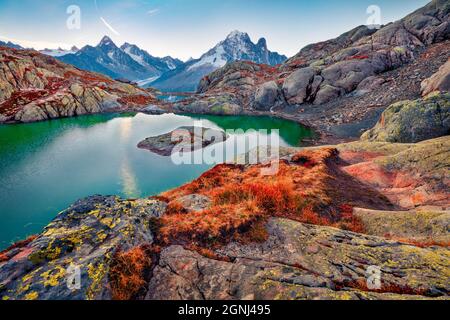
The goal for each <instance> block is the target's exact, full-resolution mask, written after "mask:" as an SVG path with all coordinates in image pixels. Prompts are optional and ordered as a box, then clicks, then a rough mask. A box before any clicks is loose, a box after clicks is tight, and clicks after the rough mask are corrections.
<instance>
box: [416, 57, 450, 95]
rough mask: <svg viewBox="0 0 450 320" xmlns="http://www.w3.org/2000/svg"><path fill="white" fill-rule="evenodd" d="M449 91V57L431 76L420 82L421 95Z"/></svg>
mask: <svg viewBox="0 0 450 320" xmlns="http://www.w3.org/2000/svg"><path fill="white" fill-rule="evenodd" d="M435 91H438V92H449V91H450V59H449V60H447V62H446V63H445V64H444V65H443V66H442V67H441V68H440V69H439V71H438V72H436V73H435V74H434V75H433V76H431V77H430V78H428V79H425V80H424V81H423V82H422V95H423V96H427V95H428V94H430V93H432V92H435Z"/></svg>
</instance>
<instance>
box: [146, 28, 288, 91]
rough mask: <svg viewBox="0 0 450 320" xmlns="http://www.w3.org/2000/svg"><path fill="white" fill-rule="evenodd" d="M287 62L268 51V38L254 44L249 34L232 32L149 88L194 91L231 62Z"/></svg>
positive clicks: (163, 76) (282, 57)
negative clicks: (211, 74) (201, 81)
mask: <svg viewBox="0 0 450 320" xmlns="http://www.w3.org/2000/svg"><path fill="white" fill-rule="evenodd" d="M286 59H287V57H286V56H284V55H280V54H278V53H277V52H271V51H269V50H268V48H267V42H266V39H264V38H261V39H260V40H259V41H258V42H257V43H256V44H255V43H253V42H252V41H251V39H250V37H249V35H248V34H247V33H245V32H240V31H233V32H231V33H230V34H229V35H228V36H227V38H226V39H225V40H224V41H221V42H220V43H218V44H217V45H216V46H215V47H214V48H212V49H211V50H209V51H208V52H206V53H205V54H203V55H202V56H201V57H200V58H199V59H190V60H189V61H187V62H186V63H184V64H182V65H181V66H179V67H178V68H176V69H174V70H172V71H169V72H167V73H165V74H163V75H162V76H161V77H159V78H158V79H157V80H155V81H154V82H152V83H151V84H150V85H151V86H152V87H154V88H157V89H160V90H162V91H195V90H196V89H197V86H198V84H199V82H200V80H201V79H202V78H203V77H205V76H206V75H208V74H209V73H211V72H213V71H214V70H217V69H219V68H221V67H223V66H225V65H226V64H227V63H229V62H234V61H239V60H248V61H252V62H255V63H261V64H268V65H272V66H273V65H277V64H280V63H283V62H284V61H285V60H286Z"/></svg>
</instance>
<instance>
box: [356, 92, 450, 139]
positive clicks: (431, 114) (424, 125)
mask: <svg viewBox="0 0 450 320" xmlns="http://www.w3.org/2000/svg"><path fill="white" fill-rule="evenodd" d="M449 132H450V95H449V94H448V93H445V94H437V95H433V96H428V97H426V98H423V99H419V100H415V101H402V102H398V103H395V104H393V105H392V106H390V107H389V108H387V109H386V110H385V111H384V112H383V114H382V115H381V119H380V121H379V122H378V123H377V125H376V126H375V127H374V128H373V129H371V130H369V131H367V132H366V133H364V134H363V135H362V137H361V138H362V139H363V140H371V141H388V142H402V143H409V142H419V141H422V140H428V139H432V138H437V137H440V136H443V135H447V134H449Z"/></svg>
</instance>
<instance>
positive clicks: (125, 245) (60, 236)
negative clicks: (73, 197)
mask: <svg viewBox="0 0 450 320" xmlns="http://www.w3.org/2000/svg"><path fill="white" fill-rule="evenodd" d="M166 207H167V204H165V203H164V202H160V201H157V200H147V199H145V200H144V199H141V200H136V201H131V200H121V199H119V198H117V197H103V196H93V197H89V198H86V199H82V200H79V201H77V202H76V203H75V204H74V205H72V206H71V207H70V208H68V209H67V210H65V211H63V212H61V213H60V214H59V215H58V216H57V217H56V218H55V219H54V220H53V221H52V222H51V223H50V224H49V225H48V226H47V227H46V228H45V229H44V231H43V232H42V234H41V235H39V236H38V237H37V238H36V239H35V240H33V241H32V242H31V243H29V244H28V245H26V246H24V247H22V248H20V249H18V250H12V252H9V253H8V252H7V253H6V255H8V257H9V260H8V261H6V262H0V300H1V299H19V300H21V299H26V300H35V299H39V300H86V299H88V300H89V299H94V300H97V299H111V291H110V287H109V285H108V283H109V282H108V274H109V268H110V263H111V261H112V258H113V255H114V253H115V252H116V251H117V250H119V249H120V250H124V251H126V250H128V249H131V248H134V247H135V246H139V245H142V244H151V243H152V242H153V239H154V236H153V233H152V231H151V228H150V223H149V220H150V219H151V218H156V217H160V216H161V215H162V214H163V213H164V212H165V210H166ZM71 266H72V267H76V268H78V270H79V271H80V282H79V285H80V287H79V288H76V287H70V286H68V281H69V279H70V278H69V270H70V267H71Z"/></svg>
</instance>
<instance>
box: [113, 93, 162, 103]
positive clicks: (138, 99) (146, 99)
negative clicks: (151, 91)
mask: <svg viewBox="0 0 450 320" xmlns="http://www.w3.org/2000/svg"><path fill="white" fill-rule="evenodd" d="M118 102H119V103H120V104H123V105H146V104H149V103H152V102H154V98H152V97H151V96H150V95H148V96H145V95H134V96H126V97H122V98H120V99H119V100H118Z"/></svg>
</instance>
